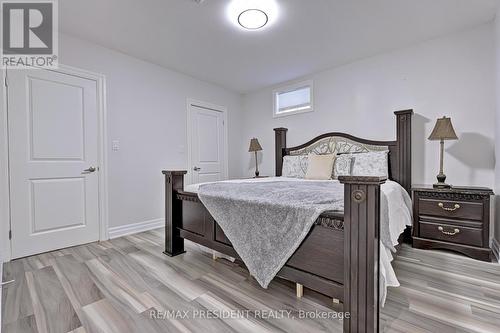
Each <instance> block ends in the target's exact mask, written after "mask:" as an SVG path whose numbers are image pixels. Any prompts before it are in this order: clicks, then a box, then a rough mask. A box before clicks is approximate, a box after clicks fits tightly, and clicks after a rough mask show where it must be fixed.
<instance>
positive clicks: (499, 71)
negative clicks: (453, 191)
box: [494, 9, 500, 259]
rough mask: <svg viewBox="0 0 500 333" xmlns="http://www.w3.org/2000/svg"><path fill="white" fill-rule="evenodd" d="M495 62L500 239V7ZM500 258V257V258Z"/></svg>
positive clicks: (499, 227)
mask: <svg viewBox="0 0 500 333" xmlns="http://www.w3.org/2000/svg"><path fill="white" fill-rule="evenodd" d="M495 46H496V53H495V62H496V71H495V73H496V126H495V130H496V132H495V152H496V153H495V156H496V157H497V161H496V164H495V193H496V194H497V195H496V196H495V203H496V205H495V212H496V213H495V227H494V238H495V239H496V241H497V242H499V241H500V160H499V158H500V9H499V10H498V12H497V15H496V19H495ZM499 259H500V258H499Z"/></svg>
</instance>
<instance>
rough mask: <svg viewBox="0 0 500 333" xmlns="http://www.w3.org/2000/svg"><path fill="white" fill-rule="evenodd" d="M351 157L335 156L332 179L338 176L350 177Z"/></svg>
mask: <svg viewBox="0 0 500 333" xmlns="http://www.w3.org/2000/svg"><path fill="white" fill-rule="evenodd" d="M352 162H353V157H352V155H351V154H341V155H337V157H336V158H335V163H334V166H333V177H332V178H333V179H338V178H339V176H350V175H351V172H352Z"/></svg>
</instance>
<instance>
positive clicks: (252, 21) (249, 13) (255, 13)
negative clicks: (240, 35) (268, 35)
mask: <svg viewBox="0 0 500 333" xmlns="http://www.w3.org/2000/svg"><path fill="white" fill-rule="evenodd" d="M268 21H269V18H268V17H267V14H266V13H264V12H263V11H262V10H260V9H247V10H245V11H243V12H242V13H241V14H240V15H239V16H238V23H239V24H240V25H241V26H242V27H243V28H246V29H250V30H255V29H260V28H263V27H264V26H265V25H266V24H267V22H268Z"/></svg>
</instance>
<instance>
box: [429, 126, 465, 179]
mask: <svg viewBox="0 0 500 333" xmlns="http://www.w3.org/2000/svg"><path fill="white" fill-rule="evenodd" d="M429 140H433V141H435V140H439V141H440V143H441V155H440V159H439V174H438V175H437V180H438V182H437V183H436V184H434V188H450V187H451V186H450V185H448V184H446V183H445V180H446V175H445V174H444V172H443V154H444V141H445V140H458V137H457V134H456V133H455V130H454V129H453V125H452V124H451V118H447V117H443V118H439V119H438V120H437V122H436V126H434V130H433V131H432V133H431V135H430V136H429Z"/></svg>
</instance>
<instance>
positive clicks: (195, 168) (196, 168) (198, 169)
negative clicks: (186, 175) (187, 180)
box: [193, 166, 201, 171]
mask: <svg viewBox="0 0 500 333" xmlns="http://www.w3.org/2000/svg"><path fill="white" fill-rule="evenodd" d="M193 170H194V171H200V170H201V168H198V167H197V166H195V167H194V168H193Z"/></svg>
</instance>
